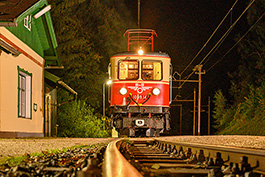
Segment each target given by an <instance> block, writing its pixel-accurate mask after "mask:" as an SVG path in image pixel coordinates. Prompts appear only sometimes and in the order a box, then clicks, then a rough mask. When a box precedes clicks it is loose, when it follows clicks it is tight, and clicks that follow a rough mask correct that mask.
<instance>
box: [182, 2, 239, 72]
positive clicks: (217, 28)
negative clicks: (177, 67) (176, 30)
mask: <svg viewBox="0 0 265 177" xmlns="http://www.w3.org/2000/svg"><path fill="white" fill-rule="evenodd" d="M237 2H238V0H236V1H235V3H234V4H233V5H232V7H231V8H230V10H229V11H228V12H227V13H226V15H225V16H224V18H223V19H222V21H221V22H220V23H219V25H218V26H217V27H216V29H215V30H214V32H213V33H212V34H211V36H210V37H209V38H208V40H207V41H206V42H205V44H204V45H203V47H202V48H201V49H200V50H199V52H198V53H197V54H196V55H195V57H194V58H193V59H192V60H191V62H190V63H189V64H188V65H187V66H186V68H185V69H184V70H183V71H182V72H181V74H180V75H182V74H183V73H184V72H185V71H186V70H187V69H188V68H189V67H190V65H191V64H192V63H193V61H194V60H195V59H196V58H197V57H198V55H199V54H200V53H201V52H202V50H203V49H204V48H205V47H206V45H207V44H208V43H209V41H210V40H211V39H212V37H213V36H214V34H215V33H216V32H217V30H218V29H219V27H220V26H221V25H222V23H223V22H224V21H225V19H226V17H227V16H228V15H229V14H230V12H231V11H232V10H233V8H234V6H235V5H236V3H237Z"/></svg>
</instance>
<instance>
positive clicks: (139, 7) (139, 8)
mask: <svg viewBox="0 0 265 177" xmlns="http://www.w3.org/2000/svg"><path fill="white" fill-rule="evenodd" d="M140 14H141V0H138V29H140V17H141V16H140Z"/></svg>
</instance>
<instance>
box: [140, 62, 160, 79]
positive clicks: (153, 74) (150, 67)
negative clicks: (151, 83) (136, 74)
mask: <svg viewBox="0 0 265 177" xmlns="http://www.w3.org/2000/svg"><path fill="white" fill-rule="evenodd" d="M142 79H143V80H162V61H142Z"/></svg>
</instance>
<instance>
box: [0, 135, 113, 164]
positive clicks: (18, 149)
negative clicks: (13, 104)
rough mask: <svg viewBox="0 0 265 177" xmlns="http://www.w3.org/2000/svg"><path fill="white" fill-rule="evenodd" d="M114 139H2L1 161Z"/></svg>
mask: <svg viewBox="0 0 265 177" xmlns="http://www.w3.org/2000/svg"><path fill="white" fill-rule="evenodd" d="M112 140H114V139H113V138H36V139H35V138H30V139H26V138H25V139H24V138H21V139H0V160H1V159H3V158H4V157H13V156H20V155H24V154H25V153H28V154H31V153H34V152H42V151H46V150H52V149H63V148H67V147H72V146H77V145H92V144H99V143H106V144H107V143H109V142H111V141H112Z"/></svg>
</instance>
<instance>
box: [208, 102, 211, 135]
mask: <svg viewBox="0 0 265 177" xmlns="http://www.w3.org/2000/svg"><path fill="white" fill-rule="evenodd" d="M210 134H211V98H210V97H208V135H210Z"/></svg>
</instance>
